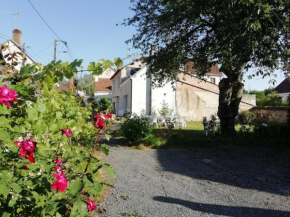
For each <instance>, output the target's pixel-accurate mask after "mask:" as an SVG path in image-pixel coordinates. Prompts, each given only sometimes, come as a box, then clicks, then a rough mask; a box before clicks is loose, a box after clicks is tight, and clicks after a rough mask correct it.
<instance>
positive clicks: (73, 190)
mask: <svg viewBox="0 0 290 217" xmlns="http://www.w3.org/2000/svg"><path fill="white" fill-rule="evenodd" d="M83 188H84V183H82V182H80V181H76V182H74V183H72V184H71V185H70V188H69V193H70V194H71V195H76V194H78V193H80V192H81V190H82V189H83Z"/></svg>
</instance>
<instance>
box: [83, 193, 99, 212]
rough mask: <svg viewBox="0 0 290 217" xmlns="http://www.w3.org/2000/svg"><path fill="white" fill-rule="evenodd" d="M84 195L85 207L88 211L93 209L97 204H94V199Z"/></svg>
mask: <svg viewBox="0 0 290 217" xmlns="http://www.w3.org/2000/svg"><path fill="white" fill-rule="evenodd" d="M84 197H85V198H86V199H87V201H84V202H85V203H86V204H87V209H88V211H90V212H91V211H94V210H95V209H96V208H97V206H96V201H95V200H91V199H90V198H88V197H87V196H85V195H84Z"/></svg>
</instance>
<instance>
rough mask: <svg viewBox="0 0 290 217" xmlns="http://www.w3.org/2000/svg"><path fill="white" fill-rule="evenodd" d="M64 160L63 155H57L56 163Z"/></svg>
mask: <svg viewBox="0 0 290 217" xmlns="http://www.w3.org/2000/svg"><path fill="white" fill-rule="evenodd" d="M62 161H63V157H62V156H60V155H59V156H56V157H55V163H56V164H62Z"/></svg>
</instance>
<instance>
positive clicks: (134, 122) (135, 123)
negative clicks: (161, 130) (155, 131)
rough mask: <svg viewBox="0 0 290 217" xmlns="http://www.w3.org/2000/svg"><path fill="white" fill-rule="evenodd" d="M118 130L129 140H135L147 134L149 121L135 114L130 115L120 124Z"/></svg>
mask: <svg viewBox="0 0 290 217" xmlns="http://www.w3.org/2000/svg"><path fill="white" fill-rule="evenodd" d="M120 132H121V135H122V136H124V137H125V138H126V139H128V141H129V142H137V141H139V140H140V139H143V138H145V137H146V136H147V135H148V134H149V132H150V123H149V121H148V120H143V119H141V118H140V117H138V116H137V115H132V116H131V118H129V119H127V120H126V121H125V122H124V123H122V124H121V128H120Z"/></svg>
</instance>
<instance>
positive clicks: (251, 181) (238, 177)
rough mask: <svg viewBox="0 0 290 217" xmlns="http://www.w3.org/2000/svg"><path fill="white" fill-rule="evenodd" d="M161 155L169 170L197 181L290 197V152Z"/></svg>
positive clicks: (236, 150)
mask: <svg viewBox="0 0 290 217" xmlns="http://www.w3.org/2000/svg"><path fill="white" fill-rule="evenodd" d="M157 153H158V160H159V162H160V164H161V166H162V167H163V169H164V170H165V171H170V172H174V173H177V174H181V175H185V176H188V177H191V178H193V179H200V180H208V181H213V182H219V183H223V184H227V185H231V186H236V187H240V188H246V189H255V190H259V191H264V192H270V193H274V194H278V195H283V196H289V195H290V172H289V171H290V157H289V156H290V149H285V150H281V149H280V150H278V149H274V148H257V147H256V148H249V147H226V148H203V149H195V150H194V149H191V150H157ZM265 216H266V215H265ZM288 216H290V213H288Z"/></svg>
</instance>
